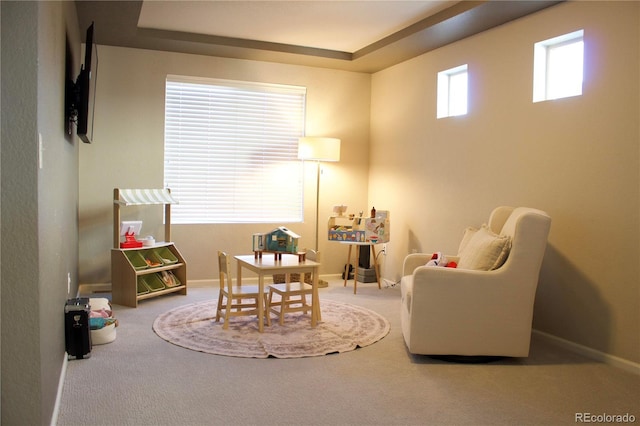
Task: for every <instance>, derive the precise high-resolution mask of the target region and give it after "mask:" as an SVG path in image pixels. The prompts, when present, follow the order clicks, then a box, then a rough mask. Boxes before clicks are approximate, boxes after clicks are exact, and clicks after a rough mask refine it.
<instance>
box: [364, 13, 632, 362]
mask: <svg viewBox="0 0 640 426" xmlns="http://www.w3.org/2000/svg"><path fill="white" fill-rule="evenodd" d="M639 8H640V4H639V3H637V2H577V3H565V4H561V5H558V6H554V7H552V8H550V9H546V10H544V11H542V12H539V13H537V14H534V15H532V16H529V17H526V18H524V19H521V20H519V21H516V22H513V23H510V24H507V25H503V26H501V27H498V28H496V29H493V30H490V31H487V32H485V33H482V34H480V35H477V36H474V37H471V38H468V39H465V40H462V41H460V42H457V43H454V44H452V45H449V46H446V47H444V48H441V49H438V50H436V51H433V52H431V53H428V54H425V55H422V56H420V57H417V58H414V59H413V60H410V61H407V62H405V63H402V64H400V65H397V66H395V67H392V68H390V69H387V70H384V71H382V72H379V73H377V74H375V75H374V76H373V80H372V114H371V159H370V166H369V167H370V176H369V201H370V203H373V204H375V206H376V207H377V208H380V209H383V208H387V209H389V210H391V218H392V223H391V226H392V229H393V231H392V235H393V239H392V242H391V243H390V244H389V255H388V256H387V257H386V259H385V264H384V266H383V271H384V272H383V275H384V276H385V277H387V278H389V279H398V278H399V277H400V274H401V268H402V259H403V258H404V256H405V255H406V254H407V253H409V252H411V251H412V250H414V249H415V250H417V251H426V252H431V251H436V250H441V251H444V252H446V253H455V252H456V249H457V245H458V242H459V240H460V237H461V236H462V230H463V229H464V227H466V226H468V225H480V224H481V223H483V222H484V221H486V220H487V219H488V215H489V213H490V212H491V210H492V208H493V207H495V206H498V205H514V206H519V205H525V206H530V207H536V208H540V209H543V210H546V211H547V212H548V213H549V214H550V215H551V217H552V219H553V222H552V227H551V233H550V236H549V246H548V250H547V253H546V257H545V261H544V264H543V267H542V272H541V280H540V285H539V287H538V293H537V299H536V307H535V318H534V327H535V328H537V329H539V330H541V331H544V332H547V333H551V334H553V335H556V336H558V337H561V338H564V339H568V340H570V341H573V342H576V343H578V344H581V345H585V346H588V347H590V348H593V349H596V350H599V351H603V352H605V353H609V354H613V355H614V356H617V357H621V358H624V359H627V360H631V361H634V362H640V351H639V345H640V341H639V339H640V329H639V326H640V321H639V314H638V312H639V311H640V306H639V305H640V300H639V299H640V297H639V295H640V273H639V271H640V270H639V266H638V259H639V256H640V253H639V241H640V235H639V230H640V224H639V212H640V206H639V182H640V179H639V166H638V164H639V163H638V161H639V158H640V153H639V140H640V131H639V127H638V117H639V115H640V98H639V89H640V88H639V81H640V73H639V61H640V57H639V51H640V48H639V39H640V37H639V33H638V29H639V28H640V19H639V18H640V12H639ZM581 28H582V29H584V38H585V45H586V48H585V81H584V92H583V95H582V96H579V97H574V98H568V99H562V100H557V101H552V102H542V103H536V104H534V103H532V69H533V59H532V56H533V55H532V54H533V44H534V43H535V42H538V41H542V40H545V39H548V38H551V37H554V36H557V35H561V34H564V33H569V32H572V31H575V30H578V29H581ZM465 63H466V64H468V65H469V76H470V77H469V86H470V95H469V113H468V114H467V115H466V116H464V117H457V118H448V119H441V120H436V118H435V116H436V98H435V93H436V73H437V72H439V71H442V70H445V69H448V68H451V67H454V66H457V65H461V64H465Z"/></svg>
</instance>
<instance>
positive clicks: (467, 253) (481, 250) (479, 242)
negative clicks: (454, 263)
mask: <svg viewBox="0 0 640 426" xmlns="http://www.w3.org/2000/svg"><path fill="white" fill-rule="evenodd" d="M471 233H473V231H472V230H471V229H467V231H466V232H465V238H464V239H463V240H468V241H466V242H465V243H464V244H461V245H463V247H462V251H461V252H460V253H459V255H460V261H459V263H458V268H460V269H471V270H475V271H492V270H494V269H497V268H499V267H500V266H502V264H503V263H504V262H505V260H506V259H507V256H508V255H509V249H510V248H511V238H510V237H509V236H508V235H498V234H496V233H494V232H493V231H491V229H489V227H488V226H487V225H482V227H481V228H480V229H478V230H477V231H475V233H473V234H472V235H470V234H471Z"/></svg>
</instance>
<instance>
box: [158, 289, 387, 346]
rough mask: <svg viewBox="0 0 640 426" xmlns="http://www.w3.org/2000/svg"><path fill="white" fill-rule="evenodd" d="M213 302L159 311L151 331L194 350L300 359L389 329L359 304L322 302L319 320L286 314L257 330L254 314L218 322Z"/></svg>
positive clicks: (367, 341) (366, 341)
mask: <svg viewBox="0 0 640 426" xmlns="http://www.w3.org/2000/svg"><path fill="white" fill-rule="evenodd" d="M216 304H217V300H207V301H204V302H197V303H190V304H187V305H183V306H179V307H177V308H173V309H171V310H169V311H167V312H165V313H163V314H161V315H159V316H158V317H157V318H156V320H155V321H154V322H153V330H154V331H155V332H156V334H157V335H158V336H160V337H161V338H163V339H164V340H166V341H167V342H170V343H173V344H175V345H178V346H181V347H183V348H187V349H191V350H194V351H199V352H205V353H209V354H214V355H226V356H237V357H244V358H268V357H270V356H271V357H275V358H302V357H307V356H320V355H327V354H331V353H340V352H348V351H352V350H354V349H356V348H359V347H360V348H361V347H365V346H369V345H372V344H373V343H375V342H377V341H378V340H380V339H382V338H383V337H384V336H386V335H387V333H389V321H387V320H386V319H385V318H384V317H383V316H381V315H378V314H377V313H375V312H373V311H371V310H369V309H366V308H363V307H361V306H357V305H352V304H348V303H341V302H336V301H332V300H324V301H322V303H321V310H322V320H321V321H319V323H318V325H317V326H316V327H311V318H310V315H309V314H308V313H307V314H305V313H303V312H294V313H287V314H286V315H285V322H284V324H283V325H280V324H279V322H278V320H277V319H276V318H275V317H273V315H272V317H273V319H272V324H271V326H269V327H266V326H265V327H264V332H263V333H260V332H259V331H258V321H257V320H256V317H255V315H253V316H239V317H231V318H230V320H229V328H228V329H226V330H225V329H223V328H222V326H223V322H224V318H221V319H220V321H218V322H216V321H215V317H216Z"/></svg>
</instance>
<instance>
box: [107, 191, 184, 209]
mask: <svg viewBox="0 0 640 426" xmlns="http://www.w3.org/2000/svg"><path fill="white" fill-rule="evenodd" d="M118 193H119V195H120V197H119V199H118V200H113V202H114V203H118V204H121V205H125V206H133V205H140V204H178V200H176V199H175V198H173V196H171V192H170V191H169V189H167V188H165V189H118Z"/></svg>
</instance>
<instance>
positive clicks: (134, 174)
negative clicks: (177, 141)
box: [79, 46, 371, 283]
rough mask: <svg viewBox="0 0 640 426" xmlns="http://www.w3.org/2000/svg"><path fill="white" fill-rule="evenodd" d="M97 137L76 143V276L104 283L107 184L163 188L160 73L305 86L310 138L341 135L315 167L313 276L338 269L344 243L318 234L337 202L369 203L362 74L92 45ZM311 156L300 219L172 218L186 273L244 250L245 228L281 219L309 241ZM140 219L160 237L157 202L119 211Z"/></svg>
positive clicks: (202, 273)
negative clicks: (316, 269) (335, 158)
mask: <svg viewBox="0 0 640 426" xmlns="http://www.w3.org/2000/svg"><path fill="white" fill-rule="evenodd" d="M98 56H99V58H100V63H99V69H98V83H97V84H98V89H97V104H96V121H95V143H93V144H91V145H83V146H81V149H80V208H79V217H80V281H81V282H82V283H102V282H110V280H111V278H110V257H109V256H110V255H109V251H110V249H111V247H112V197H113V188H114V187H121V188H145V187H162V186H163V144H164V139H163V138H164V133H163V128H164V83H165V78H166V75H167V74H179V75H193V76H203V77H212V78H225V79H236V80H248V81H258V82H267V83H280V84H293V85H301V86H305V87H307V107H306V108H307V111H306V114H307V128H306V133H307V135H309V136H331V137H338V138H340V139H342V149H341V151H342V152H341V155H342V158H341V161H340V162H339V163H326V164H324V165H323V166H322V167H323V168H324V169H325V172H324V174H323V177H322V188H321V201H320V218H321V221H320V250H321V251H323V252H324V253H325V254H324V261H323V267H322V269H321V273H323V274H328V273H339V272H340V271H341V268H342V266H343V264H344V261H345V259H344V258H345V257H346V248H344V247H340V248H339V249H338V250H336V248H335V246H334V245H331V244H329V243H328V242H327V241H326V237H324V238H323V236H324V235H326V218H327V217H328V215H329V214H330V212H331V207H332V206H333V205H335V204H343V203H344V204H349V205H350V206H352V207H355V208H357V209H362V210H366V209H367V180H368V159H369V152H368V149H369V148H368V143H369V110H370V83H371V76H370V75H369V74H361V73H352V72H343V71H333V70H324V69H317V68H310V67H301V66H291V65H283V64H275V63H264V62H255V61H246V60H236V59H224V58H213V57H206V56H197V55H186V54H177V53H167V52H157V51H150V50H139V49H126V48H118V47H109V46H99V47H98ZM315 179H316V168H315V163H306V166H305V221H304V223H291V224H282V223H278V224H259V225H228V224H225V225H176V226H174V227H173V228H172V240H173V241H175V242H176V245H177V247H178V248H179V249H180V251H181V253H182V254H183V256H184V257H185V258H186V260H187V262H188V276H189V280H211V279H214V278H216V274H217V273H218V272H217V265H216V264H215V263H214V259H215V253H216V251H217V250H225V251H227V252H229V253H230V254H240V253H247V252H251V247H252V246H251V243H252V240H251V235H252V234H253V233H255V232H265V231H270V230H271V229H273V228H274V227H275V226H279V225H287V226H288V227H289V228H290V229H292V230H293V231H295V232H296V233H298V234H300V235H301V236H302V241H301V243H300V245H301V246H302V247H309V248H311V247H313V246H314V245H315V241H314V240H315V202H316V198H315V193H316V192H315V191H316V180H315ZM123 215H124V216H125V218H126V219H127V218H128V219H135V218H140V219H143V220H144V221H145V222H144V225H143V234H145V235H147V234H151V235H154V236H156V239H158V240H160V239H162V238H163V237H162V235H163V234H162V227H161V226H160V224H161V222H162V209H161V208H159V207H156V208H154V207H149V208H127V209H125V210H123Z"/></svg>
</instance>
